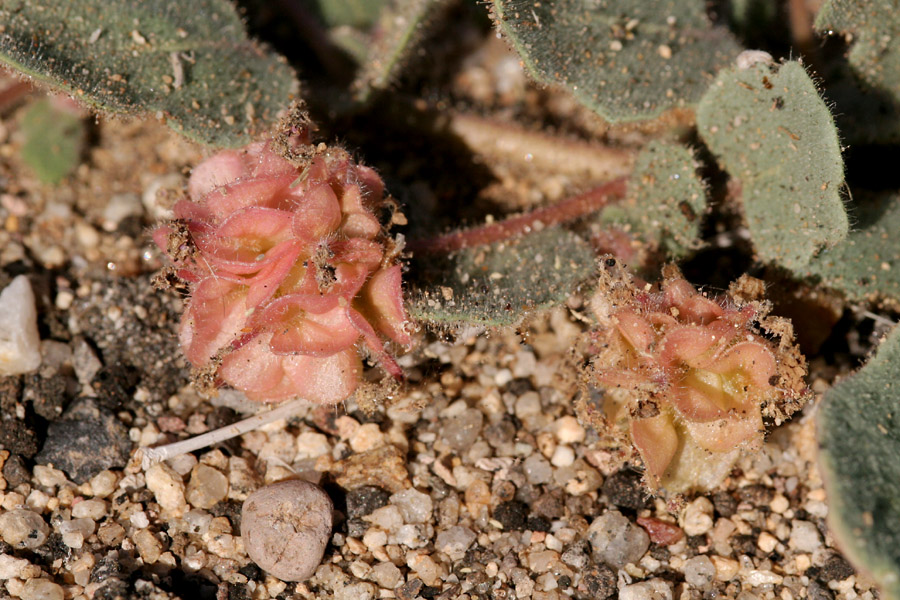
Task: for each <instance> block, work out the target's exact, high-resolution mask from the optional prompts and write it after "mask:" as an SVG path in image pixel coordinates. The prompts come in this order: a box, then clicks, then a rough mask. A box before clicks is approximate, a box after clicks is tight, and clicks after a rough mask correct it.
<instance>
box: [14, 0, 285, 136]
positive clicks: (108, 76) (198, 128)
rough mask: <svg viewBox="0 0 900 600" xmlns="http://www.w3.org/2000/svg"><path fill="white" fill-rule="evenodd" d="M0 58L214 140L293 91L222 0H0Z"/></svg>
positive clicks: (93, 103)
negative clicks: (151, 0)
mask: <svg viewBox="0 0 900 600" xmlns="http://www.w3.org/2000/svg"><path fill="white" fill-rule="evenodd" d="M0 23H3V26H4V29H3V33H2V35H0V62H3V63H5V64H6V65H8V66H9V67H12V68H13V69H16V70H19V71H21V72H23V73H25V74H27V75H30V76H32V77H35V78H36V79H38V80H41V81H43V82H46V83H49V84H50V85H52V86H54V87H56V88H58V89H61V90H63V91H65V92H67V93H69V94H71V95H72V96H74V97H75V98H76V99H78V100H80V101H81V102H84V103H85V104H87V105H89V106H90V107H92V108H94V109H96V110H99V111H106V112H111V113H120V114H128V115H138V114H149V115H151V116H158V117H160V118H163V119H165V121H166V123H167V124H168V125H169V126H171V127H172V128H173V129H175V130H176V131H179V132H180V133H182V134H184V135H186V136H187V137H190V138H192V139H196V140H198V141H201V142H204V143H207V144H211V145H215V146H240V145H243V144H246V143H247V142H249V141H250V140H251V139H252V138H253V137H254V136H256V135H258V134H261V133H264V132H266V131H267V130H268V129H269V128H270V127H271V126H272V125H273V124H274V123H275V122H276V121H277V117H278V113H279V111H281V110H282V109H284V108H285V107H287V106H288V105H289V104H290V102H291V100H292V99H293V97H294V95H295V94H296V91H297V81H296V78H295V76H294V73H293V71H292V69H291V68H290V67H289V66H287V64H286V63H285V62H284V60H283V59H281V58H280V57H277V56H275V55H272V54H269V53H267V52H265V51H263V50H262V49H260V48H259V47H258V46H257V45H256V44H255V43H253V42H252V41H251V40H249V39H248V38H247V36H246V34H245V32H244V29H243V25H242V23H241V20H240V18H239V17H238V15H237V13H236V12H235V10H234V7H233V6H232V5H231V4H230V3H228V2H227V1H226V0H195V1H193V2H181V1H175V0H166V1H160V2H145V1H141V0H79V1H78V2H73V1H72V0H40V1H35V2H30V1H29V2H20V1H17V0H0Z"/></svg>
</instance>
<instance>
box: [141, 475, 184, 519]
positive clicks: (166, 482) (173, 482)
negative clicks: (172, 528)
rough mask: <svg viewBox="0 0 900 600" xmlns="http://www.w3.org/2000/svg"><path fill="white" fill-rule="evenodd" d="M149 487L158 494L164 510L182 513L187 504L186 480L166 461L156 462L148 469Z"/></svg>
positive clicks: (157, 497)
mask: <svg viewBox="0 0 900 600" xmlns="http://www.w3.org/2000/svg"><path fill="white" fill-rule="evenodd" d="M146 477H147V489H148V490H150V491H151V492H153V494H154V495H155V496H156V501H157V502H159V505H160V506H162V507H163V509H164V510H166V511H169V512H171V513H173V514H176V515H180V514H182V513H183V512H184V511H185V510H186V508H187V505H186V503H185V501H184V482H183V481H181V477H180V476H179V475H178V473H176V472H175V471H173V470H172V468H171V467H169V466H168V465H166V464H164V463H156V464H155V465H153V466H152V467H150V468H149V469H148V470H147V476H146Z"/></svg>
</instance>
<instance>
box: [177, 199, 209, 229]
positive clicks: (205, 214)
mask: <svg viewBox="0 0 900 600" xmlns="http://www.w3.org/2000/svg"><path fill="white" fill-rule="evenodd" d="M172 212H173V213H174V214H175V218H176V219H181V220H183V221H188V222H197V223H206V224H211V223H212V221H213V214H212V213H211V212H209V210H207V209H206V208H204V207H203V206H201V205H199V204H197V203H196V202H191V201H190V200H179V201H178V202H176V203H175V206H174V207H173V208H172Z"/></svg>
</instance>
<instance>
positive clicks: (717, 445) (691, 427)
mask: <svg viewBox="0 0 900 600" xmlns="http://www.w3.org/2000/svg"><path fill="white" fill-rule="evenodd" d="M684 426H685V428H686V429H687V433H688V435H690V436H691V437H692V438H693V439H694V441H695V442H697V445H699V446H700V447H701V448H704V449H705V450H709V451H710V452H728V451H729V450H732V449H734V448H735V447H737V446H739V445H740V444H742V443H744V442H746V441H748V440H752V439H760V440H761V439H762V436H763V433H764V431H765V429H764V428H763V423H762V418H761V417H760V414H759V409H758V408H757V409H756V410H755V411H754V412H753V413H750V414H747V415H730V416H728V417H726V418H724V419H719V420H716V421H708V422H705V423H695V422H690V421H688V422H686V423H685V424H684Z"/></svg>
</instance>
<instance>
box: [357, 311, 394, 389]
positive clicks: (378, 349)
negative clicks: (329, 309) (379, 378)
mask: <svg viewBox="0 0 900 600" xmlns="http://www.w3.org/2000/svg"><path fill="white" fill-rule="evenodd" d="M347 315H348V316H349V317H350V321H351V322H352V323H353V326H354V327H356V329H357V331H359V333H360V334H362V336H363V340H365V342H366V346H368V347H369V350H371V352H372V354H374V355H375V356H376V358H377V359H378V362H379V363H381V367H382V368H383V369H384V370H385V371H387V372H388V373H389V374H390V375H391V376H392V377H394V378H395V379H403V369H401V368H400V365H398V364H397V361H395V360H394V357H393V356H391V355H390V354H388V351H387V350H386V349H385V347H384V342H382V341H381V339H380V338H379V337H378V334H377V333H375V330H374V329H373V328H372V326H371V325H369V322H368V321H366V319H365V317H363V316H362V315H361V314H360V313H359V312H357V311H356V310H353V309H352V308H351V309H348V310H347Z"/></svg>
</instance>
